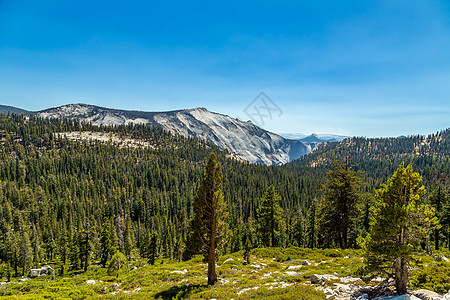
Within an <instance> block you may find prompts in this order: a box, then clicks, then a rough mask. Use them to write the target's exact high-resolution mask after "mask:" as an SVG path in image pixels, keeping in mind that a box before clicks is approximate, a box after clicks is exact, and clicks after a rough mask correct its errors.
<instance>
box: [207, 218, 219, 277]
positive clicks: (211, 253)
mask: <svg viewBox="0 0 450 300" xmlns="http://www.w3.org/2000/svg"><path fill="white" fill-rule="evenodd" d="M211 219H212V220H214V213H213V214H212V218H211ZM215 225H216V224H214V221H212V222H211V236H210V237H209V249H208V285H213V284H214V283H216V281H217V274H216V226H215Z"/></svg>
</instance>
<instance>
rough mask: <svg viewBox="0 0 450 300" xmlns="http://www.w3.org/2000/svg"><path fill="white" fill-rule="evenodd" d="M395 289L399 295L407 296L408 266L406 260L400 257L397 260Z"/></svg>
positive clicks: (395, 264)
mask: <svg viewBox="0 0 450 300" xmlns="http://www.w3.org/2000/svg"><path fill="white" fill-rule="evenodd" d="M394 267H395V289H396V290H397V293H398V294H406V286H407V284H408V266H407V265H406V259H405V258H403V257H398V258H396V259H395V263H394Z"/></svg>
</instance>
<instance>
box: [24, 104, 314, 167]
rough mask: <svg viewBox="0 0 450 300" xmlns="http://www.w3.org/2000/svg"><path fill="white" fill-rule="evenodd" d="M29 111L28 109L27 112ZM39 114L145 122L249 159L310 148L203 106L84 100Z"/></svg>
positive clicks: (290, 155) (274, 160)
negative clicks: (161, 108)
mask: <svg viewBox="0 0 450 300" xmlns="http://www.w3.org/2000/svg"><path fill="white" fill-rule="evenodd" d="M29 113H32V112H29ZM32 114H35V115H37V116H39V117H43V118H69V119H75V120H79V121H82V122H90V123H92V124H95V125H122V124H149V125H152V126H159V127H162V128H163V129H165V130H167V131H169V132H171V133H174V134H179V135H181V136H185V137H196V138H199V139H202V140H205V141H208V142H210V143H212V144H214V145H216V146H217V147H219V148H221V149H227V150H228V151H229V153H230V154H232V155H233V156H234V157H236V158H238V159H241V160H245V161H248V162H251V163H256V164H264V165H280V164H285V163H288V162H290V161H292V160H295V159H297V158H300V157H302V156H303V155H305V154H308V153H310V152H311V150H312V148H311V146H310V145H309V144H307V143H304V142H302V141H299V140H290V139H286V138H284V137H282V136H280V135H278V134H275V133H272V132H269V131H267V130H264V129H262V128H260V127H258V126H256V125H255V124H253V123H252V122H250V121H248V122H244V121H241V120H238V119H236V118H232V117H230V116H227V115H222V114H218V113H214V112H210V111H208V110H207V109H206V108H195V109H184V110H177V111H168V112H143V111H127V110H117V109H109V108H104V107H98V106H93V105H86V104H70V105H64V106H61V107H56V108H51V109H47V110H43V111H38V112H35V113H32Z"/></svg>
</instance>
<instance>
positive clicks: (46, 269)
mask: <svg viewBox="0 0 450 300" xmlns="http://www.w3.org/2000/svg"><path fill="white" fill-rule="evenodd" d="M53 271H54V269H53V268H52V267H50V266H43V267H41V268H39V269H31V270H30V275H29V277H30V278H36V277H39V276H47V275H50V274H52V272H53Z"/></svg>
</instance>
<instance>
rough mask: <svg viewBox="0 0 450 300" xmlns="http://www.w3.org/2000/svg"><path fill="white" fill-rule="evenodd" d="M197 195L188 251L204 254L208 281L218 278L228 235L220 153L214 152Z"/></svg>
mask: <svg viewBox="0 0 450 300" xmlns="http://www.w3.org/2000/svg"><path fill="white" fill-rule="evenodd" d="M197 187H198V188H197V193H196V195H195V198H194V202H193V208H194V217H193V219H192V221H191V224H190V234H189V238H188V241H187V243H186V251H187V252H188V253H192V254H194V253H198V254H203V255H205V256H206V257H207V260H208V284H209V285H212V284H214V283H215V282H216V281H217V274H216V251H217V250H218V249H220V248H221V247H222V246H223V245H224V243H225V242H226V240H225V239H224V237H226V236H227V235H228V224H227V219H228V211H227V207H226V205H225V202H224V200H223V194H222V171H221V168H220V163H218V162H217V158H216V155H215V154H214V153H211V155H210V156H209V159H208V163H207V164H206V170H205V174H204V176H203V181H202V182H201V184H197Z"/></svg>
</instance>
